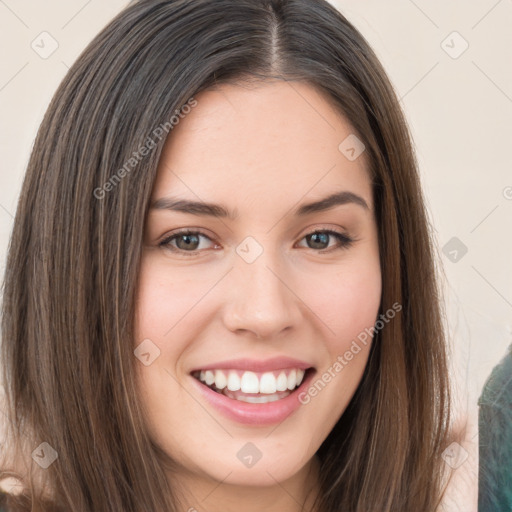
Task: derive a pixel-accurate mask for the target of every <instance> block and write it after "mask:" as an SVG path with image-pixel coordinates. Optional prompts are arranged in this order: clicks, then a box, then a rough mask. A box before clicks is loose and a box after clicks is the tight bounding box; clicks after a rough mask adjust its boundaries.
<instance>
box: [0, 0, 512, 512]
mask: <svg viewBox="0 0 512 512" xmlns="http://www.w3.org/2000/svg"><path fill="white" fill-rule="evenodd" d="M331 3H333V4H334V5H335V6H336V7H338V8H339V9H340V10H341V12H343V13H344V14H345V16H346V17H347V18H348V19H349V20H350V21H351V22H353V23H354V25H355V26H356V27H357V28H358V29H359V30H360V31H361V32H362V33H363V35H364V36H365V37H366V39H367V40H368V41H369V42H370V44H371V45H372V46H373V48H374V49H375V51H376V53H377V55H378V56H379V58H380V59H381V60H382V62H383V64H384V67H385V68H386V69H387V71H388V73H389V76H390V78H391V80H392V82H393V84H394V86H395V89H396V92H397V95H398V96H399V97H400V98H401V104H402V106H403V108H404V110H405V112H406V115H407V117H408V119H409V122H410V126H411V130H412V134H413V137H414V140H415V144H416V149H417V154H418V159H419V162H420V167H421V172H422V179H423V183H424V187H425V192H426V195H427V198H428V204H429V210H430V213H431V217H432V222H433V224H434V227H435V230H436V234H437V238H438V244H439V251H440V254H441V259H442V262H443V266H444V272H445V275H446V305H447V310H448V313H449V325H450V338H451V340H452V341H453V353H454V358H453V361H454V370H453V371H454V374H455V375H456V376H457V381H458V385H459V390H460V395H459V400H458V402H459V408H460V411H461V414H462V415H465V414H467V415H468V418H469V425H468V433H467V435H466V438H467V439H466V442H465V443H464V449H467V452H468V460H467V461H466V462H465V463H464V464H463V465H462V466H461V467H460V468H459V469H457V471H456V472H457V474H458V476H459V477H461V478H460V481H461V482H462V483H461V484H460V485H459V490H460V491H461V492H459V495H458V496H456V497H454V498H453V499H451V500H448V501H447V502H446V503H445V506H444V510H446V511H447V510H464V511H465V512H467V511H469V510H476V506H475V496H476V495H475V491H474V488H475V487H474V486H475V484H474V480H475V477H476V471H477V450H476V443H477V440H478V437H477V431H476V424H475V420H476V413H477V408H476V400H477V397H478V396H479V393H480V391H481V388H482V385H483V383H484V381H485V379H486V378H487V376H488V374H489V372H490V371H491V369H492V367H493V366H494V365H495V364H496V363H497V362H498V361H499V360H500V359H501V357H503V355H504V353H505V351H506V348H507V346H508V345H509V344H510V343H511V342H512V322H511V317H512V272H511V271H510V267H511V260H512V258H511V255H512V241H511V233H512V230H511V220H512V167H511V159H510V153H509V152H510V148H511V146H512V128H511V127H512V123H511V122H512V65H511V64H512V30H511V27H512V0H500V1H496V0H485V1H484V0H482V1H468V0H460V1H448V2H447V1H441V0H435V1H427V0H416V1H413V0H392V1H387V2H382V1H380V2H379V1H377V0H367V1H361V0H359V1H358V0H332V1H331ZM125 5H127V2H126V1H124V2H123V1H119V0H109V1H103V2H100V1H98V0H89V1H86V0H71V1H69V0H68V1H64V0H48V1H45V2H37V1H35V0H0V39H1V52H2V53H1V56H2V58H1V62H2V66H1V69H0V108H1V118H2V124H1V137H0V143H1V154H2V159H1V165H2V167H1V172H0V265H1V269H0V270H1V271H2V273H3V269H4V265H5V255H6V251H7V244H8V237H9V233H10V230H11V227H12V222H13V215H14V212H15V209H16V201H17V198H18V194H19V190H20V186H21V180H22V177H23V173H24V170H25V166H26V164H27V161H28V157H29V152H30V149H31V146H32V143H33V140H34V137H35V134H36V131H37V127H38V125H39V123H40V121H41V119H42V116H43V114H44V111H45V109H46V107H47V105H48V102H49V101H50V99H51V96H52V94H53V93H54V91H55V89H56V87H57V86H58V84H59V82H60V81H61V79H62V78H63V76H64V74H65V73H66V71H67V69H68V67H69V66H70V65H71V64H72V63H73V61H74V60H75V59H76V57H77V56H78V54H79V53H80V51H81V50H82V49H83V48H84V47H85V45H86V44H87V43H88V42H89V41H90V40H91V39H92V38H93V37H94V36H95V35H96V34H97V32H98V31H99V30H101V28H102V27H103V26H104V25H105V24H106V23H107V22H108V21H109V20H110V19H111V18H112V17H113V16H115V15H116V14H117V13H118V12H119V11H120V10H121V9H122V8H123V7H124V6H125ZM43 32H47V33H48V34H43V35H41V33H43ZM42 38H43V39H44V49H46V50H44V49H43V48H42V46H43V43H41V39H42ZM52 44H53V45H58V47H57V48H56V50H55V51H54V52H53V53H52V54H51V55H50V56H48V57H47V58H42V57H46V55H42V56H41V55H40V53H41V52H44V51H49V50H50V49H52ZM37 45H39V46H37ZM33 47H34V48H33ZM36 48H37V51H36ZM38 52H39V53H38ZM453 237H456V239H457V240H455V241H452V242H451V243H452V244H455V245H448V246H447V245H446V244H447V243H448V242H449V240H451V239H452V238H453ZM461 244H464V246H465V247H466V248H467V253H466V254H464V255H463V256H462V252H461V250H460V248H461V247H462V245H461ZM443 249H444V251H443ZM453 251H456V252H453ZM453 260H455V261H453ZM463 482H465V484H464V483H463ZM464 485H466V486H467V487H471V486H473V491H467V490H466V491H462V488H463V486H464Z"/></svg>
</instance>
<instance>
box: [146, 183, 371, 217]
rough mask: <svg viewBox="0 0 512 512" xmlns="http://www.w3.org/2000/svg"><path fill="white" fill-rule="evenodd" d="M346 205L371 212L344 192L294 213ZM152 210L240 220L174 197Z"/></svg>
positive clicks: (155, 204)
mask: <svg viewBox="0 0 512 512" xmlns="http://www.w3.org/2000/svg"><path fill="white" fill-rule="evenodd" d="M344 204H356V205H358V206H361V207H362V208H364V209H365V210H370V208H369V206H368V204H367V203H366V201H365V200H364V199H363V198H362V197H361V196H358V195H357V194H354V193H353V192H349V191H346V190H343V191H341V192H336V193H334V194H331V195H329V196H327V197H324V198H323V199H320V200H318V201H314V202H311V203H307V204H303V205H301V206H299V207H298V208H296V209H295V210H294V212H293V214H294V215H296V216H298V217H304V216H306V215H309V214H311V213H315V212H321V211H325V210H330V209H331V208H334V207H335V206H339V205H344ZM150 209H152V210H171V211H176V212H182V213H188V214H191V215H203V216H211V217H217V218H228V219H231V220H235V219H237V218H238V211H237V210H234V211H233V212H231V211H229V210H228V209H227V208H225V207H224V206H222V205H220V204H216V203H204V202H202V201H190V200H187V199H176V198H173V197H162V198H160V199H157V200H156V201H154V202H153V203H152V204H151V206H150Z"/></svg>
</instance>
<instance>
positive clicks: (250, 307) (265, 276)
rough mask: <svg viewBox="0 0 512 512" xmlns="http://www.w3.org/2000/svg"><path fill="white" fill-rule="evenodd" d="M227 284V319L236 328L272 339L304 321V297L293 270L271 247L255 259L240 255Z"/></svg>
mask: <svg viewBox="0 0 512 512" xmlns="http://www.w3.org/2000/svg"><path fill="white" fill-rule="evenodd" d="M226 287H227V290H228V291H226V300H225V304H224V309H223V311H224V314H223V321H224V325H225V326H226V328H228V329H229V330H230V331H232V332H235V333H243V332H246V331H249V332H251V333H252V334H253V335H255V336H256V337H258V338H265V339H269V338H273V337H276V336H278V335H279V334H280V333H281V332H282V331H285V330H291V329H292V328H295V327H297V326H298V325H299V322H300V321H301V318H302V316H303V315H302V308H301V305H302V301H301V299H300V297H299V296H298V295H297V294H296V293H295V292H294V282H293V279H292V278H291V274H290V272H287V271H285V269H284V266H283V264H282V261H281V260H279V262H278V258H276V257H273V255H272V254H271V251H267V250H265V251H263V253H262V254H261V255H260V256H259V257H258V258H257V259H256V261H254V262H252V263H247V262H246V261H245V260H244V259H243V258H241V257H238V256H237V257H236V258H235V263H234V268H233V269H232V271H231V272H230V275H229V278H228V282H227V283H226Z"/></svg>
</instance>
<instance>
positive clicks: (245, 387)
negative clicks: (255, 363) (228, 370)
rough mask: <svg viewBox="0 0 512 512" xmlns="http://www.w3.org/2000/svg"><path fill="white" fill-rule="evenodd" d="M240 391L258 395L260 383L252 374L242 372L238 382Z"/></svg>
mask: <svg viewBox="0 0 512 512" xmlns="http://www.w3.org/2000/svg"><path fill="white" fill-rule="evenodd" d="M240 389H241V390H242V392H243V393H259V392H260V383H259V381H258V376H257V375H256V374H255V373H254V372H244V374H243V375H242V380H241V381H240Z"/></svg>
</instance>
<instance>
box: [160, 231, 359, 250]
mask: <svg viewBox="0 0 512 512" xmlns="http://www.w3.org/2000/svg"><path fill="white" fill-rule="evenodd" d="M317 233H326V234H328V235H331V236H334V237H335V238H337V239H338V246H336V247H331V248H328V249H318V250H317V249H313V248H310V247H306V249H311V250H312V251H315V252H319V253H321V254H324V253H328V252H331V251H333V250H346V249H349V248H350V247H351V246H352V244H353V243H354V242H355V239H353V238H351V237H349V236H348V235H346V234H344V233H339V232H338V231H334V230H332V229H317V230H315V231H311V232H309V233H306V234H305V235H304V236H303V237H302V238H301V240H303V239H304V238H306V237H308V236H311V235H314V234H317ZM183 235H201V236H203V237H205V238H208V240H211V241H212V242H213V240H212V239H211V238H210V237H209V236H208V235H207V234H206V233H204V232H202V231H201V230H195V231H193V230H189V229H183V230H180V231H177V232H175V233H173V234H172V235H170V236H168V237H166V238H165V239H164V240H162V241H161V242H160V243H159V244H158V246H159V247H162V248H163V249H166V250H169V251H171V252H174V253H181V254H183V255H186V256H196V255H197V254H198V253H199V252H201V249H194V250H192V251H185V250H183V249H178V248H176V247H172V246H171V245H170V243H171V241H172V240H174V239H175V238H178V237H180V236H183ZM203 250H205V249H203Z"/></svg>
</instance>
